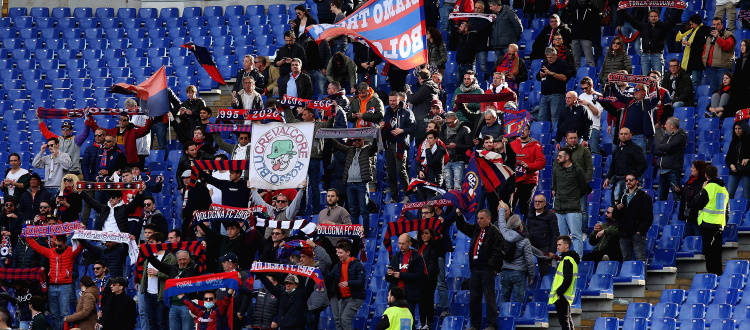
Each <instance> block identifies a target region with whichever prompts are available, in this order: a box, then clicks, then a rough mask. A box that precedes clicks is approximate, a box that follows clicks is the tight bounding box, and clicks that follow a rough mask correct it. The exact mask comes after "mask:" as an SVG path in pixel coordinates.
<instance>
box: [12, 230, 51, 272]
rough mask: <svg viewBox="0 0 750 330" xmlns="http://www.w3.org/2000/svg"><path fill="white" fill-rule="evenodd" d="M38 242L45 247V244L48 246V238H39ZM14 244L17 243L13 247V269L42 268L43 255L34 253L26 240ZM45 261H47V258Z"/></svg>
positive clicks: (21, 239)
mask: <svg viewBox="0 0 750 330" xmlns="http://www.w3.org/2000/svg"><path fill="white" fill-rule="evenodd" d="M36 242H37V243H39V245H42V246H44V244H47V238H46V237H39V238H37V239H36ZM13 243H15V244H14V245H13V258H12V261H13V268H31V267H42V261H43V260H42V258H43V257H42V255H41V254H39V253H37V252H36V251H34V249H32V248H31V246H29V244H28V243H26V240H25V239H23V238H19V239H18V241H14V242H13ZM44 259H45V260H46V258H44ZM45 263H46V262H45Z"/></svg>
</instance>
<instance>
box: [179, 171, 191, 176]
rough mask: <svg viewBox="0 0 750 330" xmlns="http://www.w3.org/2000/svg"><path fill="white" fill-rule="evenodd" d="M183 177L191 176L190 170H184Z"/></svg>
mask: <svg viewBox="0 0 750 330" xmlns="http://www.w3.org/2000/svg"><path fill="white" fill-rule="evenodd" d="M181 177H183V178H189V177H190V170H186V171H185V172H182V176H181Z"/></svg>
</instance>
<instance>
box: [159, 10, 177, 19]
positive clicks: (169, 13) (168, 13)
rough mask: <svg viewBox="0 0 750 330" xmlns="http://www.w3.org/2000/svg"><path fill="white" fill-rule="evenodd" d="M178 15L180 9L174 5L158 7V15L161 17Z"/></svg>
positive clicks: (175, 16) (166, 17)
mask: <svg viewBox="0 0 750 330" xmlns="http://www.w3.org/2000/svg"><path fill="white" fill-rule="evenodd" d="M179 16H180V10H179V9H177V8H175V7H169V8H162V9H159V17H160V18H162V19H168V18H178V17H179Z"/></svg>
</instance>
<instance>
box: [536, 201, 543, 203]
mask: <svg viewBox="0 0 750 330" xmlns="http://www.w3.org/2000/svg"><path fill="white" fill-rule="evenodd" d="M534 203H545V201H534Z"/></svg>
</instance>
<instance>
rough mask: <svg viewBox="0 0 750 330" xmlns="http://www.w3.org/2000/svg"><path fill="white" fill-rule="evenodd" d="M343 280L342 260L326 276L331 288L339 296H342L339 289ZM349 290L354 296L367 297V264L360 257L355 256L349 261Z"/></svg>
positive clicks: (358, 297) (328, 285) (357, 297)
mask: <svg viewBox="0 0 750 330" xmlns="http://www.w3.org/2000/svg"><path fill="white" fill-rule="evenodd" d="M340 280H341V262H337V263H336V264H335V265H333V268H332V269H331V272H330V273H328V276H326V284H327V287H328V288H329V290H331V291H333V293H335V294H336V296H337V297H339V298H340V297H341V291H339V281H340ZM348 282H349V292H351V295H352V298H354V299H364V298H365V297H366V291H365V286H366V285H367V274H365V265H364V264H362V262H361V261H359V259H357V258H354V260H352V261H351V262H349V281H348Z"/></svg>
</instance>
